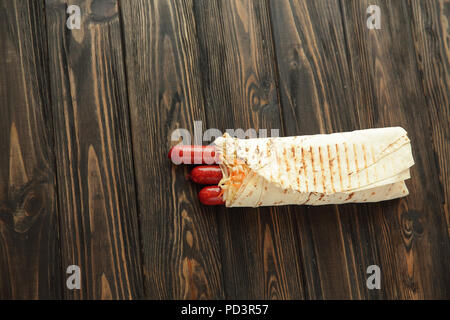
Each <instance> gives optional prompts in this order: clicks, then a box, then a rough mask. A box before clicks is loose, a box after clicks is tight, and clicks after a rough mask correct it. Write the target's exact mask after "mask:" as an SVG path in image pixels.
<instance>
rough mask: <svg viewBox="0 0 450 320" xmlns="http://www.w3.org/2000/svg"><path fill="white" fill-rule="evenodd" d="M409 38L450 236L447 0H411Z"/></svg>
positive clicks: (449, 111) (409, 3)
mask: <svg viewBox="0 0 450 320" xmlns="http://www.w3.org/2000/svg"><path fill="white" fill-rule="evenodd" d="M408 5H409V8H411V9H410V10H411V11H412V12H411V13H410V15H411V17H412V19H411V29H412V37H413V41H414V48H415V53H416V60H417V66H418V71H419V75H420V78H421V80H422V85H423V87H424V95H425V101H426V104H427V108H426V109H427V111H428V113H429V116H430V120H431V123H432V126H431V133H432V139H431V140H432V143H433V149H434V152H435V153H436V157H437V164H438V168H439V180H440V182H441V185H442V191H443V194H442V199H444V202H443V210H444V212H445V216H446V220H447V235H448V236H449V237H450V166H449V162H450V161H449V160H450V159H449V157H450V143H449V141H448V140H449V137H450V125H449V123H450V44H449V43H448V37H449V33H450V31H449V28H448V23H449V19H450V1H448V0H447V1H443V0H441V1H410V2H408Z"/></svg>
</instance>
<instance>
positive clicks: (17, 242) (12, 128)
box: [0, 0, 450, 299]
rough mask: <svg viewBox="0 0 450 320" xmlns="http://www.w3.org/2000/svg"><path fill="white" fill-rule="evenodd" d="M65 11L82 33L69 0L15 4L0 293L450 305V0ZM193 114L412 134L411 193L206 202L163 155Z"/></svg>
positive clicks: (169, 1)
mask: <svg viewBox="0 0 450 320" xmlns="http://www.w3.org/2000/svg"><path fill="white" fill-rule="evenodd" d="M69 4H78V5H79V6H80V8H81V14H82V19H81V28H80V29H79V30H69V29H68V28H67V27H66V19H67V17H68V14H67V13H66V10H67V6H68V2H67V1H64V0H46V1H45V2H43V1H34V0H17V1H14V0H3V1H1V2H0V27H1V28H0V36H1V38H0V41H1V46H0V130H1V133H2V134H1V135H0V150H1V153H0V298H3V299H44V298H47V299H48V298H54V299H223V298H226V299H437V298H441V299H442V298H445V299H449V298H450V290H449V288H450V274H449V272H448V271H449V269H450V213H449V201H450V199H449V193H450V179H449V174H450V170H449V165H448V162H449V160H450V156H449V155H450V147H449V136H450V132H449V127H450V110H449V108H450V106H449V105H450V97H449V92H450V72H449V67H450V43H449V32H450V29H449V19H450V1H448V0H427V1H422V0H390V1H388V0H386V1H381V0H373V1H372V0H371V1H368V0H348V1H347V0H315V1H312V0H291V1H289V0H254V1H250V0H153V1H147V0H122V1H117V0H90V1H81V0H80V1H78V3H77V1H71V2H70V3H69ZM369 5H378V6H379V7H380V9H381V29H380V30H369V29H368V28H367V27H366V19H367V17H368V15H367V14H366V9H367V7H368V6H369ZM194 121H202V124H203V131H205V130H206V129H208V128H217V129H219V130H221V131H222V132H223V131H225V130H226V129H237V128H241V129H243V130H244V131H245V130H247V129H252V128H253V129H268V131H269V133H270V129H278V130H279V133H280V135H281V136H287V135H302V134H316V133H331V132H341V131H349V130H356V129H365V128H372V127H384V126H402V127H404V128H405V129H406V130H407V131H408V133H409V136H410V138H411V141H412V147H413V153H414V159H415V161H416V164H415V166H414V167H413V169H412V172H411V174H412V178H411V179H410V180H408V181H407V185H408V188H409V190H410V195H409V196H408V197H406V198H403V199H398V200H392V201H386V202H381V203H375V204H348V205H341V206H335V205H328V206H321V207H309V206H287V207H277V208H275V207H267V208H258V209H251V208H241V209H238V208H236V209H225V208H221V207H215V208H211V207H210V208H208V207H204V206H202V205H200V204H199V203H198V201H197V199H196V194H197V192H198V190H199V187H198V186H195V185H193V184H192V183H191V182H189V181H187V180H186V175H187V173H188V171H189V169H190V168H191V167H176V166H173V165H171V163H170V162H169V161H168V159H167V151H168V149H169V148H170V146H171V145H173V142H171V135H172V132H173V131H174V130H175V129H177V128H185V129H187V130H189V131H190V132H191V133H193V132H194ZM205 143H206V142H205ZM374 264H375V265H378V266H380V268H381V276H382V278H381V289H380V290H369V289H368V288H367V286H366V279H367V277H368V275H367V274H366V269H367V267H368V266H370V265H374ZM69 265H78V266H80V268H81V279H82V281H81V289H80V290H69V289H68V288H67V287H66V279H67V277H68V275H67V274H66V269H67V267H68V266H69Z"/></svg>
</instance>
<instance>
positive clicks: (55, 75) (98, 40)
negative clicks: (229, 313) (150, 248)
mask: <svg viewBox="0 0 450 320" xmlns="http://www.w3.org/2000/svg"><path fill="white" fill-rule="evenodd" d="M66 10H67V4H66V2H65V1H62V0H61V1H60V0H49V1H46V13H47V34H48V39H49V42H48V43H49V63H50V75H51V88H52V90H51V92H52V104H53V109H52V112H53V116H54V122H55V125H54V127H55V138H56V148H55V150H56V162H57V168H58V170H57V176H58V194H59V212H60V219H61V221H60V225H61V254H62V264H63V268H64V270H65V268H67V266H69V265H72V264H75V265H78V266H80V268H81V279H82V281H81V290H67V289H65V291H64V297H65V298H70V299H86V298H88V299H110V298H113V299H133V298H140V297H142V296H143V294H144V291H143V283H142V271H141V263H140V250H139V234H138V224H137V223H138V222H137V218H138V217H137V206H136V194H135V190H134V172H133V159H132V151H131V138H130V128H129V115H128V102H127V91H126V79H125V72H124V65H123V54H122V46H121V39H122V37H121V30H120V22H119V14H118V5H117V2H116V1H104V0H93V1H85V2H83V3H82V5H81V12H82V13H83V14H82V19H81V29H79V30H76V29H74V30H68V29H67V28H66V19H67V16H68V15H66Z"/></svg>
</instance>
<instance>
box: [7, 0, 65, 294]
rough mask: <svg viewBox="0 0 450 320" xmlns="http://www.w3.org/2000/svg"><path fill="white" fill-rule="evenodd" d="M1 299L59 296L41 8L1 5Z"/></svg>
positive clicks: (33, 3)
mask: <svg viewBox="0 0 450 320" xmlns="http://www.w3.org/2000/svg"><path fill="white" fill-rule="evenodd" d="M0 38H1V39H2V40H1V46H0V70H1V73H0V131H1V132H2V134H1V135H0V146H1V148H2V152H1V154H0V299H59V298H61V297H62V291H61V288H62V283H63V282H62V279H61V276H62V271H61V269H60V253H59V245H58V217H57V210H56V190H55V189H56V180H55V162H54V154H53V132H52V118H51V114H50V110H49V107H50V103H51V101H50V97H49V94H48V91H49V83H48V81H47V77H48V74H49V72H48V68H47V65H46V59H47V50H46V49H47V44H46V38H45V16H44V6H43V4H42V3H40V2H37V1H13V0H7V1H2V2H1V3H0Z"/></svg>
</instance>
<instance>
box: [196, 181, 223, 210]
mask: <svg viewBox="0 0 450 320" xmlns="http://www.w3.org/2000/svg"><path fill="white" fill-rule="evenodd" d="M221 193H222V189H221V188H220V187H219V186H209V187H204V188H203V189H202V190H200V192H199V193H198V199H199V200H200V202H201V203H202V204H204V205H206V206H217V205H223V204H225V202H224V201H223V199H222V195H221Z"/></svg>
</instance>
